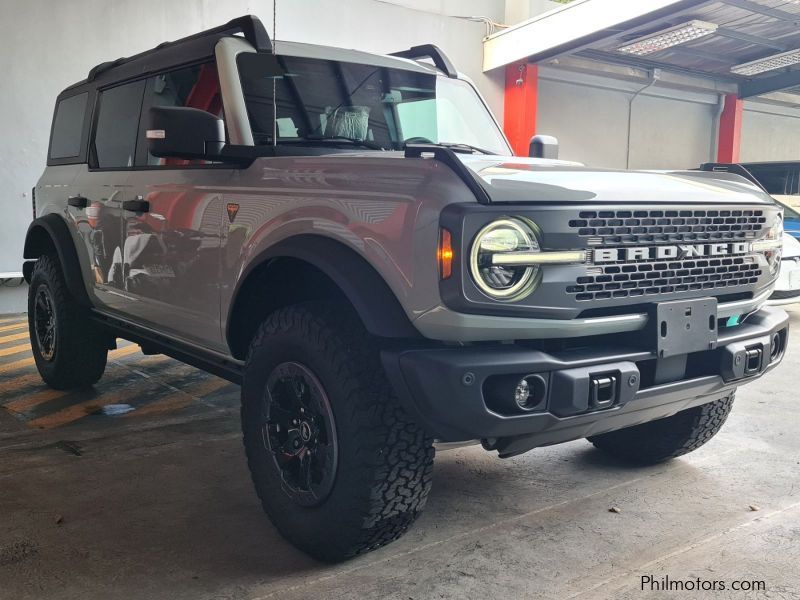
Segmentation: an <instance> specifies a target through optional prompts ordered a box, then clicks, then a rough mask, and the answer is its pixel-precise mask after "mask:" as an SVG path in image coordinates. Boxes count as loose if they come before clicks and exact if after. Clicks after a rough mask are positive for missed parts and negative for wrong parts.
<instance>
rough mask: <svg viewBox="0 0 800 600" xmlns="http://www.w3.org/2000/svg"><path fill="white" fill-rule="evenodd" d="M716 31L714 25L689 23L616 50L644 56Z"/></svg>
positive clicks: (701, 22) (698, 22)
mask: <svg viewBox="0 0 800 600" xmlns="http://www.w3.org/2000/svg"><path fill="white" fill-rule="evenodd" d="M716 30H717V25H716V24H715V23H707V22H706V21H689V22H688V23H684V24H682V25H676V26H675V27H670V28H669V29H665V30H663V31H659V32H658V33H654V34H650V35H648V36H646V37H643V38H639V39H638V40H634V41H632V42H629V43H627V44H625V45H624V46H620V47H619V48H618V50H619V51H620V52H624V53H626V54H633V55H635V56H646V55H647V54H652V53H653V52H660V51H661V50H666V49H667V48H672V47H673V46H679V45H680V44H685V43H686V42H691V41H692V40H696V39H699V38H701V37H705V36H707V35H711V34H712V33H714V32H715V31H716Z"/></svg>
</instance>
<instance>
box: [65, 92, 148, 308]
mask: <svg viewBox="0 0 800 600" xmlns="http://www.w3.org/2000/svg"><path fill="white" fill-rule="evenodd" d="M143 92H144V82H143V81H138V82H133V83H129V84H124V85H120V86H116V87H113V88H109V89H106V90H103V91H101V92H100V94H99V96H98V106H97V108H96V114H97V118H96V122H95V125H94V127H93V131H92V136H91V138H90V152H89V154H90V156H89V166H88V168H87V167H83V168H82V170H81V172H80V173H79V174H78V176H77V177H76V179H75V181H74V182H73V185H72V190H73V192H72V197H71V198H70V200H69V208H68V210H69V211H70V214H71V216H72V218H73V220H74V221H75V223H76V228H77V231H78V233H79V235H80V237H81V238H82V239H83V242H84V244H85V247H86V250H87V255H88V257H89V269H90V272H89V273H88V276H87V277H86V279H87V281H88V282H89V283H90V286H91V289H92V291H93V292H94V296H95V298H96V300H97V302H98V304H99V305H100V306H103V307H105V308H108V309H112V310H122V309H123V308H124V304H125V302H124V297H123V296H122V295H121V293H120V292H121V291H122V287H123V272H122V266H123V260H122V249H123V229H122V201H123V199H124V198H125V197H126V196H127V195H128V189H129V188H128V179H129V178H130V174H131V170H130V169H131V168H132V167H133V166H134V161H135V156H136V135H137V129H138V123H139V114H140V112H141V103H142V94H143Z"/></svg>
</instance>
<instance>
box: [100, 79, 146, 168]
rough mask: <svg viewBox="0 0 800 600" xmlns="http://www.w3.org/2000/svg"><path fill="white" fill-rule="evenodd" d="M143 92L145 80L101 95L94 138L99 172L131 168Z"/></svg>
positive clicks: (121, 86)
mask: <svg viewBox="0 0 800 600" xmlns="http://www.w3.org/2000/svg"><path fill="white" fill-rule="evenodd" d="M143 91H144V81H134V82H133V83H127V84H125V85H120V86H118V87H115V88H111V89H108V90H105V91H104V92H101V94H100V112H99V114H98V116H97V130H96V133H95V139H94V148H95V153H96V156H97V166H98V167H100V168H101V169H114V168H126V167H132V166H133V165H134V157H135V155H136V132H137V130H138V128H139V114H140V112H141V108H142V92H143Z"/></svg>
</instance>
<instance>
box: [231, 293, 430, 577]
mask: <svg viewBox="0 0 800 600" xmlns="http://www.w3.org/2000/svg"><path fill="white" fill-rule="evenodd" d="M289 361H291V362H292V363H295V364H296V363H299V364H302V365H304V367H307V369H308V370H309V371H310V372H312V373H313V375H314V376H315V377H316V380H317V381H318V382H319V384H320V386H321V388H323V389H324V394H325V395H326V396H327V398H328V401H329V402H328V404H329V406H330V410H331V412H332V420H333V421H334V425H335V433H334V437H335V439H336V443H337V444H338V450H337V451H338V464H337V466H336V468H335V478H334V479H333V483H332V488H331V489H330V492H329V493H328V494H327V496H326V497H324V498H323V499H321V500H320V501H319V502H318V503H317V504H316V505H313V506H308V505H302V503H300V502H298V501H297V500H296V498H293V497H292V495H291V494H290V493H289V492H287V491H286V489H285V485H284V483H285V480H284V479H282V477H281V470H280V468H279V466H278V464H277V461H276V459H275V458H274V456H275V455H274V454H273V453H272V452H271V451H270V449H269V447H268V446H270V443H269V442H268V441H267V439H268V436H269V434H268V433H265V431H267V429H265V428H267V427H269V426H268V425H266V423H265V421H266V420H267V418H266V417H265V402H266V400H265V399H266V398H267V397H268V395H267V389H268V388H269V385H268V384H269V381H270V374H271V373H272V372H273V371H274V370H275V369H276V367H279V366H280V365H284V364H287V362H289ZM269 398H272V396H269ZM270 401H272V400H270ZM272 427H274V425H272ZM242 430H243V438H244V446H245V450H246V453H247V460H248V465H249V467H250V472H251V474H252V478H253V482H254V484H255V488H256V492H257V493H258V496H259V498H260V499H261V501H262V504H263V507H264V510H265V512H266V513H267V515H268V516H269V518H270V520H271V521H272V523H273V524H274V525H275V527H276V528H277V529H278V531H279V532H280V533H281V535H283V536H284V537H285V538H286V539H287V540H288V541H289V542H291V543H292V544H294V545H295V546H296V547H298V548H300V549H301V550H303V551H304V552H306V553H307V554H309V555H311V556H313V557H315V558H317V559H319V560H323V561H327V562H335V561H340V560H344V559H347V558H349V557H352V556H354V555H357V554H361V553H363V552H366V551H369V550H372V549H375V548H378V547H380V546H383V545H385V544H388V543H389V542H392V541H393V540H395V539H397V538H398V537H400V536H401V535H402V534H403V533H404V532H405V531H406V530H407V529H408V528H409V526H410V525H411V524H412V523H413V522H414V520H415V519H416V518H417V517H418V516H419V514H420V513H421V511H422V509H423V508H424V506H425V501H426V499H427V496H428V492H429V491H430V488H431V478H432V471H433V457H434V448H433V440H432V439H430V438H429V437H428V436H427V435H426V434H425V432H424V431H423V430H422V428H421V427H419V426H418V425H417V424H415V423H414V422H413V421H411V419H410V418H409V417H408V415H407V414H406V413H405V411H404V410H403V408H402V407H401V405H400V403H399V402H398V400H397V398H396V396H395V394H394V391H393V390H392V387H391V385H390V384H389V382H388V380H387V379H386V376H385V374H384V371H383V367H382V365H381V363H380V358H379V351H378V349H377V348H376V347H375V346H374V344H373V343H372V341H371V339H370V336H369V335H368V334H367V332H366V331H365V330H364V328H363V326H362V324H361V322H360V321H359V320H358V318H357V317H356V316H355V315H354V314H353V313H352V311H351V310H350V309H348V308H346V307H342V308H331V307H326V306H322V305H319V304H310V303H305V304H298V305H294V306H290V307H287V308H282V309H279V310H278V311H276V312H275V313H273V314H272V315H270V316H269V317H268V318H267V319H266V321H265V322H264V323H262V325H261V326H260V328H259V329H258V332H257V334H256V336H255V338H254V339H253V341H252V343H251V345H250V349H249V353H248V357H247V362H246V367H245V375H244V381H243V385H242Z"/></svg>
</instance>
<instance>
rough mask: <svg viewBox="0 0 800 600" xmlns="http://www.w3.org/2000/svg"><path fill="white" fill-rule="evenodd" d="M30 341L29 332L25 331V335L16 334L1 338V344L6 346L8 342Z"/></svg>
mask: <svg viewBox="0 0 800 600" xmlns="http://www.w3.org/2000/svg"><path fill="white" fill-rule="evenodd" d="M27 339H28V332H27V331H25V332H23V333H15V334H13V335H6V336H3V337H0V344H5V343H6V342H18V341H19V340H27Z"/></svg>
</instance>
